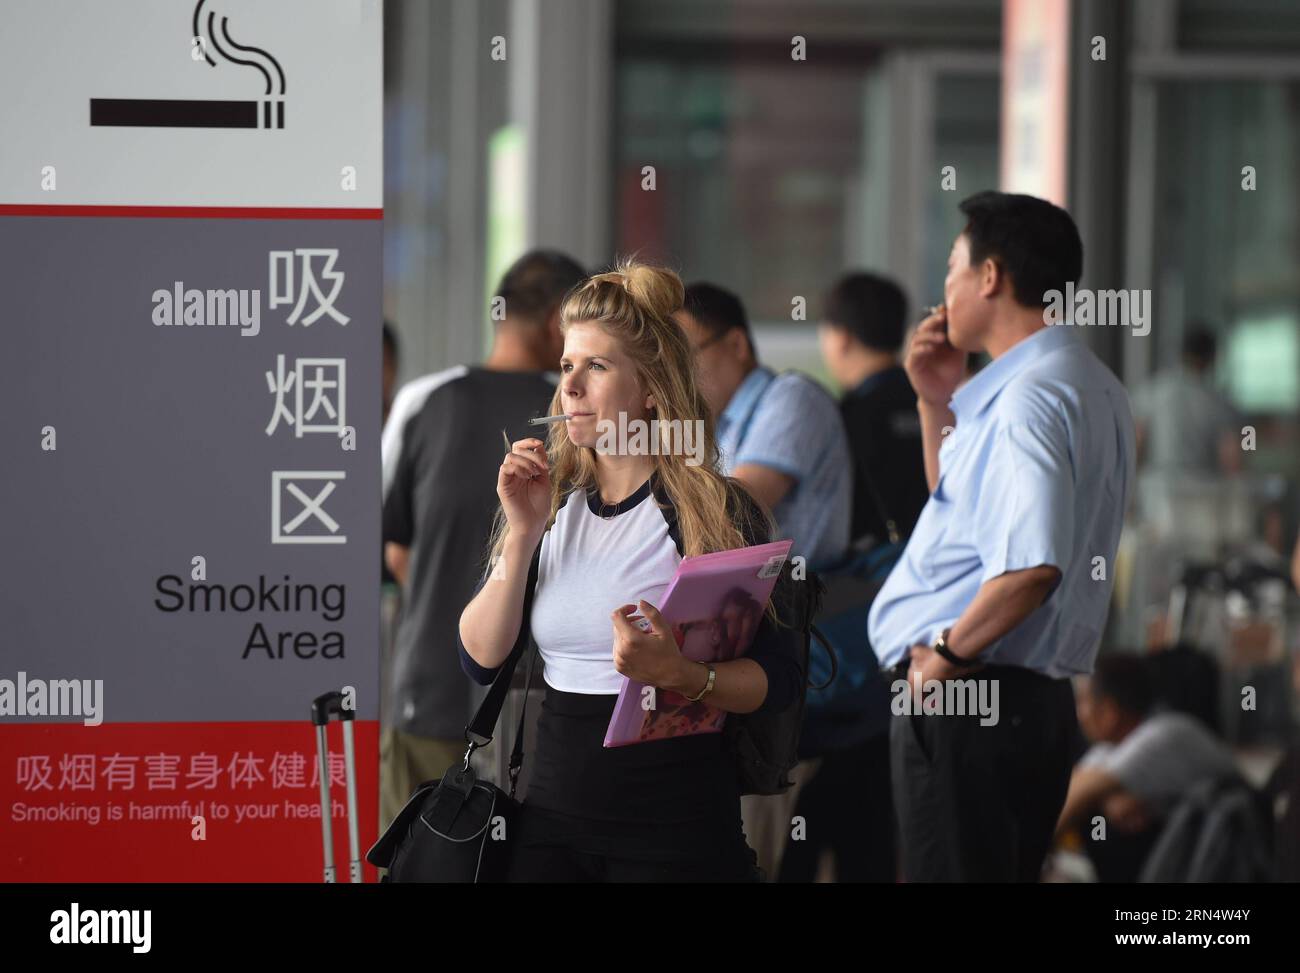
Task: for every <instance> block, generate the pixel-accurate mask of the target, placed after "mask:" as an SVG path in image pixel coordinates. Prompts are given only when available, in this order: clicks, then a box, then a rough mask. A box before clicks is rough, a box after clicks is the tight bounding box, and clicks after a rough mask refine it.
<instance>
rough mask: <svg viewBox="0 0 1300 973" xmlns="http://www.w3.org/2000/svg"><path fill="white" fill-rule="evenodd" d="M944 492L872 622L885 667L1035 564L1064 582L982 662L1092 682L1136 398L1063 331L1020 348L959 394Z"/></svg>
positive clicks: (1126, 482)
mask: <svg viewBox="0 0 1300 973" xmlns="http://www.w3.org/2000/svg"><path fill="white" fill-rule="evenodd" d="M951 408H952V411H953V414H954V415H955V416H956V420H957V421H956V425H955V428H954V429H953V430H952V432H950V433H949V434H948V435H946V436H945V437H944V441H943V444H942V446H941V447H940V449H939V469H940V476H939V482H938V485H937V486H936V488H935V490H934V492H933V493H932V494H931V495H930V500H929V502H928V503H927V504H926V506H925V509H924V510H922V512H921V517H920V519H919V520H918V521H917V524H916V529H915V530H914V531H913V533H912V537H911V539H910V540H909V541H908V544H907V548H906V550H904V552H903V556H902V558H901V559H900V560H899V562H898V564H897V565H896V566H895V567H894V570H893V572H892V573H891V574H890V576H889V578H888V580H887V581H886V582H885V586H884V588H882V589H881V591H880V593H879V594H878V595H877V596H876V600H875V603H874V604H873V605H872V608H871V614H870V616H869V620H868V628H869V632H870V636H871V644H872V647H873V648H874V649H875V652H876V655H877V657H878V658H879V659H880V661H881V663H882V664H884V665H893V664H895V663H897V662H899V661H901V660H902V659H903V658H904V657H905V656H906V654H907V652H908V650H909V649H910V647H911V646H913V645H917V644H921V645H929V644H931V643H933V641H934V640H935V639H936V638H938V636H939V634H940V633H941V632H942V631H943V630H944V629H946V628H948V627H950V626H951V625H952V624H953V623H954V622H956V621H957V619H958V618H959V617H960V616H961V614H962V612H964V611H965V610H966V608H967V606H968V605H970V603H971V601H972V600H973V599H974V597H975V594H976V592H977V591H978V590H979V588H980V586H981V585H982V584H984V582H986V581H989V580H991V579H993V578H996V577H998V576H999V575H1001V574H1005V573H1006V572H1008V571H1020V570H1023V569H1026V568H1033V567H1038V566H1040V565H1052V566H1054V567H1056V568H1058V569H1059V570H1060V572H1061V580H1060V583H1059V584H1058V585H1057V587H1056V589H1055V590H1054V591H1053V592H1052V594H1051V595H1049V596H1048V598H1047V600H1046V601H1045V602H1044V603H1043V604H1042V605H1040V606H1039V607H1038V608H1036V609H1035V610H1034V611H1033V612H1032V613H1031V614H1030V615H1029V617H1028V618H1026V619H1025V620H1024V621H1022V622H1021V623H1020V624H1019V625H1018V626H1016V627H1015V628H1014V629H1013V630H1012V631H1010V632H1008V633H1007V634H1006V635H1005V636H1003V637H1002V638H1001V639H999V640H997V641H996V642H994V643H993V644H992V645H991V646H989V647H988V648H986V649H985V650H984V651H983V652H982V653H980V656H979V658H980V660H981V661H983V662H989V663H997V664H1000V665H1018V666H1023V667H1025V668H1028V669H1033V670H1035V671H1037V672H1041V673H1043V674H1045V675H1048V676H1052V677H1054V678H1060V677H1063V676H1067V675H1071V674H1074V673H1080V672H1091V671H1092V664H1093V661H1094V660H1095V658H1096V655H1097V648H1098V645H1099V644H1100V641H1101V635H1102V630H1103V628H1104V627H1105V623H1106V614H1107V611H1108V607H1109V603H1110V594H1111V590H1112V587H1113V585H1114V570H1115V551H1116V548H1117V547H1118V546H1119V535H1120V528H1121V526H1122V525H1123V520H1124V511H1125V509H1126V508H1127V505H1128V502H1129V498H1130V496H1131V494H1132V490H1133V479H1134V467H1135V452H1134V432H1133V416H1132V413H1131V411H1130V409H1129V401H1128V395H1127V393H1126V392H1125V391H1124V387H1123V386H1122V385H1121V384H1120V382H1119V380H1118V379H1116V377H1115V376H1114V374H1113V373H1112V372H1111V371H1110V369H1108V368H1107V367H1106V366H1105V365H1104V364H1102V362H1101V361H1100V360H1099V359H1098V358H1097V356H1096V355H1094V354H1093V353H1092V351H1091V350H1089V349H1088V348H1087V347H1086V346H1085V345H1084V344H1083V342H1082V341H1080V340H1079V339H1078V338H1077V337H1076V336H1075V334H1074V333H1073V332H1071V331H1070V330H1068V329H1066V328H1064V327H1047V328H1044V329H1043V330H1041V331H1037V332H1035V333H1034V334H1033V335H1031V336H1030V337H1028V338H1025V339H1024V340H1022V341H1020V342H1019V343H1018V344H1016V345H1013V346H1012V347H1011V348H1010V349H1008V350H1007V351H1006V352H1004V353H1003V354H1002V355H1001V356H1000V357H999V358H997V359H995V360H994V361H992V362H991V363H989V364H988V365H987V366H986V367H985V368H984V369H983V370H982V371H980V372H979V373H978V374H977V375H976V376H975V377H974V378H972V379H971V380H970V381H969V382H967V383H966V384H965V385H964V386H963V387H961V388H960V389H958V390H957V393H956V394H955V395H954V396H953V398H952V403H951Z"/></svg>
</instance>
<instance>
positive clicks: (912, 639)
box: [869, 192, 1135, 881]
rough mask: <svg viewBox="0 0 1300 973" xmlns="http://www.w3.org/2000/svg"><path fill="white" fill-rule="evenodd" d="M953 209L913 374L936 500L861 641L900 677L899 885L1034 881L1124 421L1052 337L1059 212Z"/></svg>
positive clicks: (1076, 352) (1120, 508) (1064, 223)
mask: <svg viewBox="0 0 1300 973" xmlns="http://www.w3.org/2000/svg"><path fill="white" fill-rule="evenodd" d="M961 209H962V212H963V213H964V214H965V215H966V219H967V223H966V228H965V229H964V230H963V231H962V232H961V234H960V235H959V236H958V237H957V239H956V242H954V244H953V247H952V252H951V254H950V255H949V257H948V276H947V279H946V280H945V282H944V304H943V305H942V306H941V307H939V308H938V309H936V311H935V312H934V313H933V314H932V315H930V317H928V318H926V320H925V321H923V322H922V323H921V325H920V326H919V327H918V329H917V333H916V335H915V336H914V337H913V339H912V342H911V345H910V347H909V349H908V354H907V361H906V367H907V373H908V376H909V377H910V378H911V380H912V386H913V387H914V388H915V389H916V393H917V396H918V406H917V408H918V414H919V416H920V419H921V430H922V437H923V440H924V443H925V467H926V479H927V481H928V483H929V485H930V489H931V496H930V500H929V502H928V503H927V504H926V506H925V509H924V510H923V511H922V512H921V517H920V519H919V520H918V521H917V524H916V529H915V531H914V532H913V534H912V537H911V539H910V541H909V542H908V545H907V549H906V550H905V551H904V553H903V556H902V559H901V560H900V561H899V562H898V564H897V566H896V567H895V568H894V571H893V573H892V574H891V575H890V577H889V579H888V581H886V582H885V586H884V588H883V589H882V590H881V592H880V594H879V595H878V596H877V597H876V601H875V603H874V605H873V606H872V609H871V615H870V619H869V628H870V635H871V644H872V647H873V648H874V649H875V651H876V655H877V656H878V657H879V658H880V661H881V663H882V665H884V666H886V667H890V668H892V669H893V676H892V678H893V679H894V680H895V682H894V701H893V702H894V714H895V715H894V716H893V723H892V726H891V731H890V732H891V744H892V753H891V765H892V773H893V779H894V788H893V790H894V800H895V805H896V807H897V808H898V817H899V823H900V829H901V838H902V851H903V872H904V875H905V877H906V878H907V879H908V880H909V881H943V880H947V881H954V880H955V881H996V880H1004V881H1005V880H1019V881H1035V880H1037V878H1038V875H1039V871H1040V869H1041V866H1042V862H1043V859H1044V857H1045V856H1046V853H1047V850H1048V848H1049V846H1050V843H1051V840H1052V833H1053V830H1054V828H1055V824H1056V819H1057V815H1059V813H1060V811H1061V807H1062V805H1063V803H1064V801H1065V795H1066V788H1067V786H1068V784H1069V780H1070V769H1071V763H1072V756H1073V747H1074V744H1075V742H1076V741H1077V738H1078V725H1077V722H1076V720H1075V712H1074V696H1073V692H1072V690H1071V686H1070V681H1069V678H1068V677H1070V676H1072V675H1074V674H1076V673H1087V672H1090V671H1091V670H1092V665H1093V661H1094V660H1095V658H1096V655H1097V648H1098V645H1099V643H1100V640H1101V635H1102V629H1103V627H1104V626H1105V623H1106V613H1107V609H1108V605H1109V601H1110V593H1111V588H1112V584H1113V579H1114V558H1115V551H1116V548H1117V546H1118V544H1119V535H1120V527H1121V525H1122V522H1123V518H1124V511H1125V508H1126V506H1127V504H1128V501H1129V498H1130V496H1131V493H1132V489H1133V476H1134V465H1135V448H1134V430H1133V416H1132V413H1131V412H1130V409H1129V404H1128V396H1127V394H1126V393H1125V391H1124V388H1123V386H1122V385H1120V383H1119V381H1118V380H1117V379H1116V378H1115V376H1114V375H1113V374H1112V373H1111V372H1110V371H1109V370H1108V369H1107V368H1106V367H1105V366H1104V365H1103V364H1102V363H1101V362H1100V361H1099V360H1098V359H1097V357H1096V356H1095V355H1093V353H1092V352H1091V351H1089V350H1088V348H1087V347H1086V346H1085V345H1084V343H1083V342H1082V340H1081V339H1080V336H1079V335H1077V334H1076V333H1075V332H1074V328H1073V327H1068V326H1065V325H1056V324H1054V325H1052V326H1050V327H1049V326H1048V321H1049V318H1048V317H1047V316H1046V312H1047V308H1048V305H1049V303H1050V301H1051V298H1050V296H1049V293H1050V292H1051V291H1053V290H1058V291H1061V292H1064V290H1065V287H1066V284H1067V282H1071V281H1077V280H1078V279H1079V276H1080V274H1081V272H1082V269H1083V245H1082V243H1081V242H1080V240H1079V234H1078V230H1077V229H1076V228H1075V225H1074V221H1073V220H1071V219H1070V216H1069V214H1067V213H1066V212H1065V211H1064V210H1062V209H1060V208H1059V207H1056V206H1053V205H1052V204H1051V203H1048V202H1046V201H1045V200H1041V199H1035V198H1034V197H1031V196H1019V195H1008V194H1004V193H994V192H989V193H980V194H978V195H976V196H973V197H971V198H970V199H967V200H966V201H965V202H963V203H962V204H961ZM980 351H982V352H986V353H987V354H988V355H989V357H990V358H991V359H992V361H991V362H990V364H988V365H986V366H985V367H984V368H983V370H981V371H980V372H979V373H978V374H976V375H975V377H974V378H972V379H970V380H969V381H968V382H966V383H965V385H962V386H961V388H958V384H959V383H960V382H961V380H962V379H963V377H964V373H965V364H966V356H967V354H968V353H970V352H980ZM904 679H905V680H906V682H904V681H903V680H904ZM934 689H937V690H938V692H937V693H936V692H934V691H933V690H934ZM959 689H960V690H962V691H961V692H958V691H957V690H959ZM923 704H924V705H923Z"/></svg>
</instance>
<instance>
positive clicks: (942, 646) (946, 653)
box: [931, 628, 979, 669]
mask: <svg viewBox="0 0 1300 973" xmlns="http://www.w3.org/2000/svg"><path fill="white" fill-rule="evenodd" d="M951 631H952V629H950V628H945V629H944V630H943V631H942V632H940V633H939V637H938V638H937V639H935V640H934V645H932V646H931V648H932V649H934V651H935V652H937V653H939V655H941V656H943V657H944V658H945V659H947V660H948V661H949V662H951V663H952V664H953V665H955V666H959V667H960V668H962V669H969V668H970V667H971V666H977V665H979V660H977V659H963V658H962V657H961V656H959V655H958V654H957V653H956V652H954V651H953V650H952V649H950V648H948V633H949V632H951Z"/></svg>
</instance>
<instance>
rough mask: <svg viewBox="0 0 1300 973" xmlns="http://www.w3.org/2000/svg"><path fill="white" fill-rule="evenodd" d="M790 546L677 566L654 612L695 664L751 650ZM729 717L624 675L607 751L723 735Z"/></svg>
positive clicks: (709, 556) (776, 543) (696, 559)
mask: <svg viewBox="0 0 1300 973" xmlns="http://www.w3.org/2000/svg"><path fill="white" fill-rule="evenodd" d="M791 543H792V542H791V541H774V542H772V543H771V544H758V545H755V546H754V547H740V548H736V549H735V550H732V551H718V552H717V553H715V554H701V555H700V556H698V557H688V558H685V559H684V560H683V561H682V563H681V564H680V565H678V567H677V573H676V574H675V575H673V580H672V581H671V582H669V584H668V590H667V591H665V592H664V597H663V603H662V604H659V605H656V606H655V607H657V608H658V609H659V613H660V614H661V615H663V617H664V621H666V622H667V623H668V624H669V625H671V626H672V628H673V636H674V637H675V638H676V639H677V644H678V646H680V647H681V650H682V655H684V656H686V658H688V659H693V660H695V661H696V662H728V661H730V660H732V659H735V658H738V657H739V656H742V655H744V654H745V653H746V652H748V651H749V647H750V645H751V644H752V643H753V641H754V633H755V632H756V631H757V630H758V624H759V622H760V621H761V620H762V616H763V609H764V607H765V606H766V605H767V600H768V598H770V597H771V596H772V588H773V586H774V585H775V584H776V579H777V577H778V576H779V575H780V574H781V566H782V565H783V564H784V563H785V559H786V557H788V556H789V554H790V545H791ZM647 624H648V623H647ZM643 627H644V626H643ZM701 671H702V670H701ZM706 698H707V697H706ZM725 716H726V713H724V712H723V711H722V710H719V709H714V708H713V707H712V706H709V705H708V704H707V702H705V701H703V700H702V701H700V702H698V703H692V702H691V701H690V700H689V699H687V698H686V697H685V696H682V695H680V694H678V693H674V692H670V691H669V690H666V689H656V690H654V692H653V693H651V692H649V691H648V690H647V687H646V685H645V684H644V683H641V682H637V681H636V680H633V679H628V678H627V677H626V676H625V677H624V678H623V688H622V689H621V690H620V691H619V694H618V700H617V701H616V702H615V703H614V715H613V716H612V717H611V718H610V721H609V729H608V730H606V731H605V746H607V747H622V746H626V745H627V744H629V743H644V742H645V741H647V740H664V739H667V738H669V737H676V736H689V735H691V734H694V733H718V732H719V731H721V730H722V721H723V719H724V718H725Z"/></svg>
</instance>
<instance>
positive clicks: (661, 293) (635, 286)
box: [615, 261, 686, 320]
mask: <svg viewBox="0 0 1300 973" xmlns="http://www.w3.org/2000/svg"><path fill="white" fill-rule="evenodd" d="M615 272H616V273H618V274H619V275H621V276H622V278H623V286H624V287H625V288H626V289H627V292H628V294H630V295H631V296H632V299H633V300H634V301H636V302H637V303H638V304H640V305H641V306H642V307H644V308H645V309H646V310H648V311H651V312H652V313H653V314H654V315H655V316H656V317H658V318H661V319H665V320H666V319H667V318H668V316H669V315H671V314H672V313H673V312H674V311H678V310H680V309H681V306H682V302H683V301H684V300H685V298H686V288H685V287H684V286H683V284H682V279H681V278H680V277H678V276H677V274H675V273H674V272H673V271H671V270H669V269H668V268H666V267H652V266H650V265H649V264H642V263H636V262H635V261H627V262H624V263H621V264H619V266H618V268H617V270H616V271H615Z"/></svg>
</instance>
